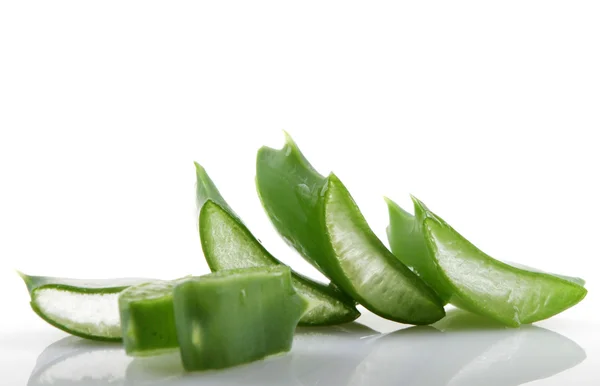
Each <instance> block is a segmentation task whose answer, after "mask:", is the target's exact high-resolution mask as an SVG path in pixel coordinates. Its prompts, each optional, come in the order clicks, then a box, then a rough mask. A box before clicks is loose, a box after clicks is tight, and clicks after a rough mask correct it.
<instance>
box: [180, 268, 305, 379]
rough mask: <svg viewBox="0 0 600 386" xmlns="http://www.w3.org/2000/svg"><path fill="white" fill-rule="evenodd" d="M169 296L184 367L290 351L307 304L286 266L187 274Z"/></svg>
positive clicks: (233, 362) (231, 363) (213, 365)
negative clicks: (199, 274) (195, 274)
mask: <svg viewBox="0 0 600 386" xmlns="http://www.w3.org/2000/svg"><path fill="white" fill-rule="evenodd" d="M173 300H174V310H175V322H176V327H177V337H178V339H179V344H180V348H181V358H182V362H183V366H184V368H185V369H186V370H188V371H200V370H208V369H221V368H226V367H231V366H236V365H239V364H243V363H248V362H252V361H255V360H259V359H262V358H265V357H267V356H271V355H275V354H279V353H283V352H286V351H289V350H290V349H291V346H292V341H293V336H294V330H295V328H296V325H297V324H298V321H299V320H300V317H301V316H302V314H303V313H304V312H305V311H306V308H307V303H306V301H305V300H304V299H303V298H302V297H300V296H299V295H298V294H297V293H296V291H295V290H294V287H293V286H292V280H291V275H290V269H289V268H288V267H285V266H275V267H258V268H245V269H236V270H229V271H221V272H216V273H212V274H209V275H206V276H201V277H198V278H190V279H187V280H184V281H183V282H181V283H179V284H178V285H177V286H176V287H175V291H174V295H173Z"/></svg>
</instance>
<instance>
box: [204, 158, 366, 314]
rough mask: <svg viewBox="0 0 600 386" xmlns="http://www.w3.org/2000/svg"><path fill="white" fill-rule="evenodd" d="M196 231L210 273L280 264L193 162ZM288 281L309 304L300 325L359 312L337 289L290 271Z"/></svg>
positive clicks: (206, 175)
mask: <svg viewBox="0 0 600 386" xmlns="http://www.w3.org/2000/svg"><path fill="white" fill-rule="evenodd" d="M196 171H197V174H196V175H197V178H198V183H197V187H198V189H197V201H198V204H199V205H200V206H201V210H200V220H199V232H200V240H201V244H202V250H203V252H204V256H205V257H206V261H207V263H208V265H209V267H210V269H211V271H213V272H217V271H222V270H230V269H238V268H251V267H261V266H277V265H283V263H281V262H280V261H279V260H277V259H276V258H275V257H273V255H271V254H270V253H269V252H268V251H267V250H266V249H265V248H264V247H263V246H262V244H261V243H260V242H259V241H258V240H257V239H256V238H255V237H254V236H253V235H252V233H250V231H249V230H248V228H247V227H246V226H245V225H244V224H243V223H242V221H241V220H240V219H239V217H238V216H237V215H236V214H235V213H234V212H233V210H232V209H231V208H230V207H229V205H227V203H226V202H225V200H224V199H223V197H222V196H221V194H220V193H219V191H218V189H217V188H216V186H215V184H214V183H213V182H212V180H211V179H210V177H209V176H208V174H207V173H206V171H205V170H204V168H202V167H201V166H200V165H199V164H196ZM292 283H293V285H294V288H295V289H296V291H297V292H298V294H299V295H300V296H302V297H303V298H304V299H305V300H306V301H307V302H308V304H309V307H308V310H307V311H306V313H305V314H304V315H303V316H302V318H301V320H300V325H331V324H340V323H347V322H351V321H353V320H355V319H356V318H357V317H358V316H360V313H359V312H358V310H356V307H355V305H354V302H353V301H352V300H351V299H349V298H348V297H347V296H345V294H343V293H341V292H340V291H339V290H337V289H335V288H333V287H330V286H326V285H324V284H321V283H317V282H315V281H313V280H310V279H309V278H307V277H305V276H302V275H300V274H298V273H295V272H292Z"/></svg>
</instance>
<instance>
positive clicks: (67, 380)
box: [27, 336, 131, 386]
mask: <svg viewBox="0 0 600 386" xmlns="http://www.w3.org/2000/svg"><path fill="white" fill-rule="evenodd" d="M129 362H131V358H129V357H127V356H126V355H125V352H124V351H123V348H122V347H121V345H118V344H111V343H100V342H89V341H85V340H82V339H80V338H76V337H72V336H71V337H67V338H64V339H61V340H59V341H58V342H55V343H53V344H51V345H50V346H48V347H47V348H46V349H45V350H44V351H43V352H42V353H41V354H40V356H39V357H38V359H37V362H36V365H35V368H34V369H33V372H32V373H31V375H30V377H29V381H28V382H27V385H28V386H40V385H61V386H69V385H73V386H75V385H79V386H81V385H85V386H104V385H107V386H108V385H110V386H118V385H123V381H124V378H125V369H126V368H127V365H128V364H129Z"/></svg>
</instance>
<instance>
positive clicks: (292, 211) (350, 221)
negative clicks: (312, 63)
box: [256, 136, 445, 324]
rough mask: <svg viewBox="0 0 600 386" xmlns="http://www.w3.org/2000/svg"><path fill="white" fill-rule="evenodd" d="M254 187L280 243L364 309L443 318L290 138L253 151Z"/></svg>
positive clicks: (334, 183)
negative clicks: (279, 146) (279, 145)
mask: <svg viewBox="0 0 600 386" xmlns="http://www.w3.org/2000/svg"><path fill="white" fill-rule="evenodd" d="M256 184H257V189H258V193H259V196H260V198H261V201H262V203H263V206H264V208H265V211H266V213H267V215H268V216H269V218H270V219H271V222H272V223H273V225H274V226H275V228H276V229H277V230H278V232H279V233H280V235H281V236H282V237H283V238H284V240H286V241H287V242H288V243H289V244H290V245H291V246H293V247H294V248H295V249H296V250H297V251H298V252H299V253H300V254H301V255H302V256H303V257H304V258H305V259H306V260H307V261H308V262H310V263H311V264H313V265H314V266H315V267H316V268H317V269H319V270H320V271H321V272H322V273H323V274H325V275H326V276H327V277H329V279H331V281H332V282H333V283H334V284H335V285H336V286H337V287H338V288H340V289H341V290H343V291H344V292H345V293H347V294H348V295H350V296H351V297H352V298H354V299H355V300H356V301H358V302H359V303H360V304H362V305H363V306H364V307H365V308H367V309H369V310H370V311H372V312H374V313H375V314H378V315H380V316H382V317H384V318H387V319H390V320H394V321H398V322H402V323H410V324H429V323H433V322H435V321H437V320H439V319H440V318H442V317H443V316H444V315H445V313H444V309H443V305H442V301H441V300H440V299H439V297H438V296H437V295H436V293H435V292H434V291H433V290H432V289H431V288H429V287H428V286H427V285H426V284H425V283H424V282H423V281H422V280H421V279H419V277H418V276H417V275H416V274H414V273H413V272H412V271H410V270H409V269H408V268H407V267H406V266H405V265H404V264H402V263H401V262H400V261H399V260H398V259H397V258H396V257H395V256H394V255H393V254H392V253H391V252H390V251H389V250H388V249H387V248H386V247H385V246H384V245H383V243H382V242H381V241H380V240H379V239H378V238H377V236H375V234H374V233H373V231H372V230H371V229H370V228H369V226H368V224H367V222H366V220H365V218H364V217H363V216H362V214H361V213H360V211H359V209H358V207H357V205H356V203H355V202H354V200H353V199H352V197H351V196H350V193H349V192H348V190H347V189H346V187H345V186H344V185H343V184H342V182H341V181H340V180H339V179H338V178H337V176H335V175H334V174H333V173H332V174H330V175H329V176H328V177H324V176H322V175H320V174H319V173H318V172H317V171H316V170H315V169H314V168H313V167H312V166H311V165H310V163H309V162H308V160H307V159H306V158H305V157H304V155H303V154H302V153H301V152H300V150H299V148H298V146H297V145H296V144H295V143H294V142H293V140H292V139H291V138H290V137H289V136H286V143H285V145H284V147H283V148H282V149H280V150H275V149H271V148H268V147H263V148H261V149H260V150H259V152H258V155H257V161H256Z"/></svg>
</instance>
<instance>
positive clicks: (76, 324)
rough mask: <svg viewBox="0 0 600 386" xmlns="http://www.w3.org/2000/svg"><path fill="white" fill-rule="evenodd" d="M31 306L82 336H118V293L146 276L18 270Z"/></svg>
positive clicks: (39, 313) (139, 282) (49, 320)
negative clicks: (76, 275) (80, 276)
mask: <svg viewBox="0 0 600 386" xmlns="http://www.w3.org/2000/svg"><path fill="white" fill-rule="evenodd" d="M19 275H21V278H23V281H24V282H25V285H26V286H27V290H28V291H29V295H30V297H31V302H30V304H31V308H32V309H33V311H35V313H36V314H38V315H39V316H40V317H41V318H42V319H44V320H45V321H46V322H48V323H49V324H51V325H53V326H54V327H56V328H59V329H61V330H63V331H65V332H68V333H70V334H73V335H77V336H80V337H82V338H87V339H94V340H106V341H119V340H121V324H120V321H119V305H118V296H119V294H120V293H121V292H122V291H124V290H125V289H127V288H128V287H130V286H132V285H136V284H141V283H144V282H147V281H149V279H104V280H83V279H68V278H58V277H47V276H28V275H25V274H24V273H21V272H19Z"/></svg>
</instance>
